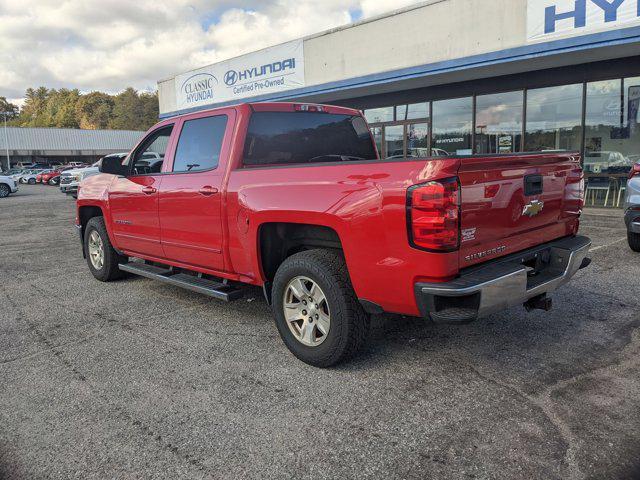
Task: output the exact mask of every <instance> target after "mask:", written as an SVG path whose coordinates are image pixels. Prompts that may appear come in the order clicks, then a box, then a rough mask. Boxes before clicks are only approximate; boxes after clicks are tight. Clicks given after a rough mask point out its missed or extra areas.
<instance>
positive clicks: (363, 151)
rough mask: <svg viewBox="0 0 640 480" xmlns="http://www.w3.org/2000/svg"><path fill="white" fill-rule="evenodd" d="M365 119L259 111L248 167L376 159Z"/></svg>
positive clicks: (253, 118) (249, 136)
mask: <svg viewBox="0 0 640 480" xmlns="http://www.w3.org/2000/svg"><path fill="white" fill-rule="evenodd" d="M376 159H377V155H376V150H375V148H374V146H373V141H372V139H371V134H370V133H369V129H368V128H367V124H366V122H365V121H364V119H363V118H362V117H360V116H358V115H337V114H330V113H316V112H255V113H254V114H253V115H251V120H250V121H249V129H248V131H247V139H246V141H245V145H244V164H245V165H290V164H300V163H303V164H304V163H316V162H348V161H358V160H376Z"/></svg>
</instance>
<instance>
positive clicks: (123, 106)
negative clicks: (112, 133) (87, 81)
mask: <svg viewBox="0 0 640 480" xmlns="http://www.w3.org/2000/svg"><path fill="white" fill-rule="evenodd" d="M3 102H4V103H3ZM3 105H6V106H5V107H3ZM2 108H6V109H7V111H11V112H14V113H13V114H12V116H13V120H10V123H11V124H12V125H16V126H21V127H60V128H85V129H107V128H109V129H121V130H147V129H148V128H149V127H151V126H152V125H153V124H155V123H156V122H157V121H158V93H157V92H153V93H148V92H142V93H139V92H137V91H136V90H135V89H133V88H127V89H126V90H124V91H123V92H121V93H119V94H117V95H115V96H113V95H109V94H106V93H102V92H91V93H87V94H84V95H83V94H81V93H80V92H79V91H78V90H77V89H74V90H69V89H66V88H61V89H60V90H56V89H51V90H49V89H47V88H46V87H39V88H36V89H34V88H28V89H27V91H26V93H25V102H24V105H23V107H22V109H21V110H19V113H18V107H17V106H16V105H13V104H10V103H9V102H7V100H6V99H5V98H3V97H0V109H2Z"/></svg>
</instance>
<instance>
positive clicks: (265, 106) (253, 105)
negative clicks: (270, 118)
mask: <svg viewBox="0 0 640 480" xmlns="http://www.w3.org/2000/svg"><path fill="white" fill-rule="evenodd" d="M305 105H308V106H313V107H321V108H322V111H321V112H318V113H333V114H342V115H361V112H360V110H357V109H354V108H347V107H339V106H336V105H325V104H322V103H310V102H244V103H237V104H235V105H227V106H224V107H215V108H209V109H206V110H198V111H195V112H189V113H184V114H182V115H176V116H175V117H170V118H167V119H166V120H165V121H169V122H170V121H172V120H175V119H178V118H189V117H191V116H202V114H203V113H209V112H216V111H218V110H229V109H230V108H233V109H236V110H239V109H242V108H246V107H249V108H250V109H251V110H253V111H255V112H293V111H296V106H300V107H302V106H305ZM163 123H164V122H163Z"/></svg>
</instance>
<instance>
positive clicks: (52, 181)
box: [36, 166, 74, 185]
mask: <svg viewBox="0 0 640 480" xmlns="http://www.w3.org/2000/svg"><path fill="white" fill-rule="evenodd" d="M73 168H74V167H70V166H64V167H59V168H57V169H55V170H52V171H50V172H48V173H43V174H42V177H41V179H40V181H41V183H42V184H43V185H45V184H46V185H59V184H60V174H61V173H62V172H65V171H67V170H71V169H73ZM36 181H37V179H36Z"/></svg>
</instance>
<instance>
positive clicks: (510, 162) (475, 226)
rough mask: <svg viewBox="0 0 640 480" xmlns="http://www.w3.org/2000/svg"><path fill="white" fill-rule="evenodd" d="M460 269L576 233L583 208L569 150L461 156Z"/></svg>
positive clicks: (579, 180) (579, 181) (577, 170)
mask: <svg viewBox="0 0 640 480" xmlns="http://www.w3.org/2000/svg"><path fill="white" fill-rule="evenodd" d="M458 176H459V178H460V183H461V188H462V197H461V246H460V259H459V260H460V268H461V269H462V268H465V267H468V266H471V265H475V264H478V263H482V262H484V261H487V260H491V259H493V258H498V257H501V256H504V255H508V254H510V253H515V252H518V251H520V250H524V249H527V248H530V247H533V246H535V245H539V244H541V243H546V242H550V241H552V240H555V239H557V238H561V237H564V236H567V235H571V234H575V233H576V232H577V229H578V219H579V216H580V211H581V208H582V197H583V189H584V183H583V175H582V170H581V168H580V158H579V156H578V155H577V154H572V153H553V154H521V155H508V156H504V155H497V156H485V157H468V158H462V159H461V164H460V170H459V174H458Z"/></svg>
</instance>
